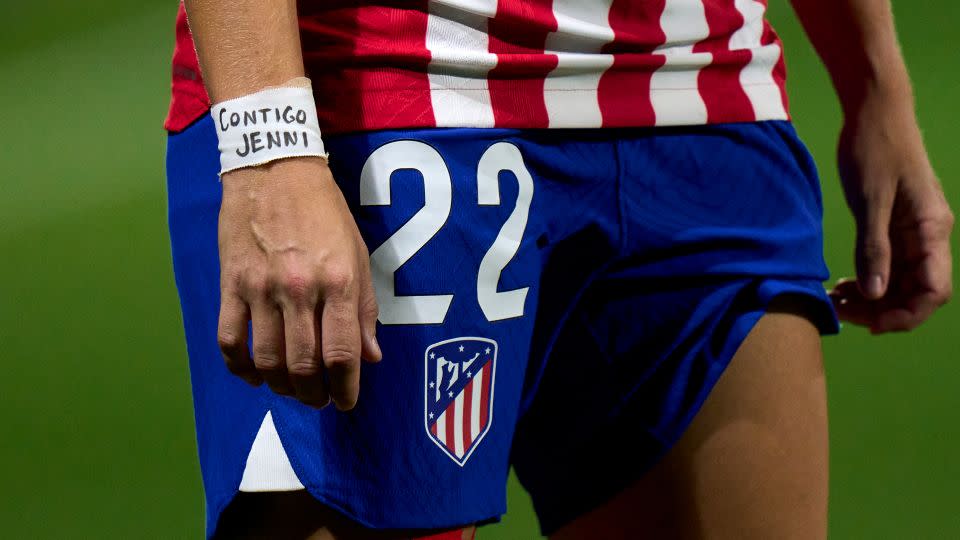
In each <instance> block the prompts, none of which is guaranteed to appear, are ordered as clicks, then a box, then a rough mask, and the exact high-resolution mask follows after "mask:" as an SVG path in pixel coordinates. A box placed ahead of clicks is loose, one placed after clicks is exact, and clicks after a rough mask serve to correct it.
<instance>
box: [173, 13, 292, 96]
mask: <svg viewBox="0 0 960 540" xmlns="http://www.w3.org/2000/svg"><path fill="white" fill-rule="evenodd" d="M184 4H185V6H186V9H187V16H188V17H189V20H190V29H191V31H192V33H193V38H194V42H195V43H196V47H197V55H198V57H199V59H200V67H201V69H202V71H203V79H204V82H205V84H206V87H207V92H208V93H209V95H210V98H211V100H213V102H214V103H218V102H221V101H225V100H228V99H232V98H235V97H239V96H242V95H246V94H249V93H252V92H256V91H258V90H260V89H262V88H264V87H266V86H275V85H279V84H282V83H284V82H286V81H289V80H290V79H293V78H295V77H302V76H303V74H304V70H303V55H302V52H301V50H300V35H299V31H298V27H297V5H296V0H230V1H226V0H185V2H184Z"/></svg>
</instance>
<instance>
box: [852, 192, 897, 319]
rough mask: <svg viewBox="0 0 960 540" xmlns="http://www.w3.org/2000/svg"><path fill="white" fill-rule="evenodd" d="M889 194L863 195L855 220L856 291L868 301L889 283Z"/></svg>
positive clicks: (890, 209)
mask: <svg viewBox="0 0 960 540" xmlns="http://www.w3.org/2000/svg"><path fill="white" fill-rule="evenodd" d="M892 207H893V193H886V192H885V191H880V192H878V193H877V194H875V195H872V196H867V197H866V199H865V200H864V202H863V204H862V209H861V215H860V216H859V219H858V220H857V247H856V265H857V281H858V282H859V285H860V291H861V292H862V293H863V295H864V296H865V297H866V298H868V299H870V300H876V299H878V298H881V297H883V295H884V293H885V292H886V290H887V285H888V283H889V281H890V212H891V211H892Z"/></svg>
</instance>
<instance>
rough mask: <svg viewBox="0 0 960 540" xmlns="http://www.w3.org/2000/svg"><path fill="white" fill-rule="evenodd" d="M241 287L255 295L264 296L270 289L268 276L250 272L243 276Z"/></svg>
mask: <svg viewBox="0 0 960 540" xmlns="http://www.w3.org/2000/svg"><path fill="white" fill-rule="evenodd" d="M241 287H242V288H243V290H244V291H245V292H247V294H250V295H252V296H255V297H260V296H264V295H265V294H266V293H267V291H268V290H269V286H268V284H267V279H266V277H265V276H264V275H263V274H261V273H258V272H250V273H247V274H245V275H244V276H243V279H242V282H241Z"/></svg>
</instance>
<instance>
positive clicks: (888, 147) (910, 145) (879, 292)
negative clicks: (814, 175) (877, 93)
mask: <svg viewBox="0 0 960 540" xmlns="http://www.w3.org/2000/svg"><path fill="white" fill-rule="evenodd" d="M838 162H839V165H840V176H841V180H842V182H843V188H844V193H845V195H846V198H847V204H848V205H849V206H850V209H851V211H852V212H853V215H854V219H855V220H856V223H857V245H856V254H855V258H856V269H857V277H856V279H855V280H854V279H841V280H840V281H839V282H837V284H836V287H835V288H834V289H833V290H832V291H831V292H830V295H831V297H832V298H833V300H834V304H835V306H836V308H837V312H838V314H839V316H840V318H841V319H842V320H845V321H848V322H850V323H853V324H857V325H862V326H866V327H868V328H870V330H871V332H873V333H884V332H892V331H905V330H910V329H913V328H915V327H916V326H917V325H919V324H920V323H922V322H923V321H924V320H926V319H927V318H928V317H929V316H930V315H931V314H932V313H933V312H934V311H935V310H936V309H937V308H938V307H940V306H942V305H943V304H944V303H946V302H947V300H948V299H949V298H950V295H951V293H952V276H951V272H952V270H951V254H950V233H951V230H952V228H953V214H952V212H951V211H950V208H949V206H948V204H947V201H946V198H945V197H944V195H943V190H942V189H941V187H940V183H939V182H938V180H937V178H936V175H935V173H934V171H933V168H932V167H931V166H930V162H929V160H928V158H927V152H926V150H925V148H924V146H923V141H922V139H921V136H920V129H919V127H918V126H917V124H916V120H915V116H914V112H913V107H912V102H911V100H910V99H909V98H907V99H889V98H881V97H871V98H868V99H866V100H864V102H863V104H862V106H861V107H860V108H859V109H858V110H857V111H856V112H855V114H853V115H849V116H848V118H847V122H846V124H845V126H844V129H843V133H842V135H841V139H840V147H839V152H838Z"/></svg>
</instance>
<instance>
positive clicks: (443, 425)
mask: <svg viewBox="0 0 960 540" xmlns="http://www.w3.org/2000/svg"><path fill="white" fill-rule="evenodd" d="M437 440H438V441H440V442H442V443H443V444H447V411H443V412H442V413H440V416H439V417H438V418H437ZM447 446H449V445H447Z"/></svg>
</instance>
